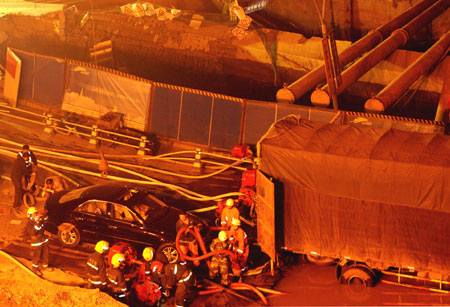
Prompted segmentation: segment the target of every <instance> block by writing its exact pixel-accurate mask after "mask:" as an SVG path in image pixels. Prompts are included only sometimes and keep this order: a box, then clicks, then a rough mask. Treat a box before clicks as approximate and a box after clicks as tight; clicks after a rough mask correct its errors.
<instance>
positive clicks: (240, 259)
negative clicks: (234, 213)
mask: <svg viewBox="0 0 450 307" xmlns="http://www.w3.org/2000/svg"><path fill="white" fill-rule="evenodd" d="M231 224H232V226H231V228H230V231H229V232H228V238H229V241H230V244H231V248H232V251H233V252H234V253H235V255H236V257H235V259H234V260H232V262H231V270H232V271H233V275H234V276H239V278H240V279H241V276H242V272H243V271H244V270H245V269H246V265H247V258H248V253H249V246H248V241H247V234H246V233H245V231H244V230H243V229H242V228H241V227H240V226H241V220H238V219H233V220H232V222H231Z"/></svg>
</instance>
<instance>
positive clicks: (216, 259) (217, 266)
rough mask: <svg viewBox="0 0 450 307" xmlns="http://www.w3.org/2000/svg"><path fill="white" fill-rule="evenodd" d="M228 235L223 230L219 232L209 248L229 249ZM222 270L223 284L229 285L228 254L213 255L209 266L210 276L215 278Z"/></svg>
mask: <svg viewBox="0 0 450 307" xmlns="http://www.w3.org/2000/svg"><path fill="white" fill-rule="evenodd" d="M227 240H228V236H227V233H226V232H225V231H224V230H222V231H220V232H219V235H218V236H217V238H215V239H214V240H213V241H212V242H211V245H210V246H209V248H210V249H211V251H212V252H213V251H218V250H224V249H228V247H229V244H228V242H227ZM219 272H220V276H221V277H222V280H221V282H220V283H221V284H222V285H224V286H228V256H227V255H226V254H223V253H222V254H217V255H214V256H212V258H211V266H210V268H209V277H210V278H211V279H214V278H215V277H216V275H217V273H219Z"/></svg>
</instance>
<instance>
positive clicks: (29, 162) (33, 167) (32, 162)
mask: <svg viewBox="0 0 450 307" xmlns="http://www.w3.org/2000/svg"><path fill="white" fill-rule="evenodd" d="M25 154H27V155H28V158H27V159H26V167H27V168H29V169H30V173H32V172H36V171H37V165H38V162H37V159H36V155H35V154H34V152H33V151H32V150H31V149H30V146H28V145H27V144H25V145H23V146H22V150H21V151H19V153H18V154H17V158H19V157H23V156H24V155H25Z"/></svg>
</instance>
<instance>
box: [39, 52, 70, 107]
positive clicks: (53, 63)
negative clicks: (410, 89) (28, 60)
mask: <svg viewBox="0 0 450 307" xmlns="http://www.w3.org/2000/svg"><path fill="white" fill-rule="evenodd" d="M65 69H66V62H65V61H64V60H61V59H56V58H50V57H43V56H40V55H37V56H36V72H35V78H34V100H36V101H39V102H41V103H43V104H46V105H49V106H53V107H61V105H62V101H63V96H64V86H65V84H64V74H65Z"/></svg>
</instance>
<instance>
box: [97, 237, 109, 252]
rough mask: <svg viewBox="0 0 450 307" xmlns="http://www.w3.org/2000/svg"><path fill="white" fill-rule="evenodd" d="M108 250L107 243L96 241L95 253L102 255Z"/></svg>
mask: <svg viewBox="0 0 450 307" xmlns="http://www.w3.org/2000/svg"><path fill="white" fill-rule="evenodd" d="M108 249H109V243H108V242H106V241H103V240H102V241H98V242H97V244H95V251H96V252H97V253H100V254H103V253H104V252H105V251H107V250H108Z"/></svg>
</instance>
